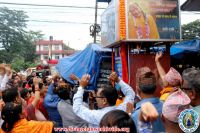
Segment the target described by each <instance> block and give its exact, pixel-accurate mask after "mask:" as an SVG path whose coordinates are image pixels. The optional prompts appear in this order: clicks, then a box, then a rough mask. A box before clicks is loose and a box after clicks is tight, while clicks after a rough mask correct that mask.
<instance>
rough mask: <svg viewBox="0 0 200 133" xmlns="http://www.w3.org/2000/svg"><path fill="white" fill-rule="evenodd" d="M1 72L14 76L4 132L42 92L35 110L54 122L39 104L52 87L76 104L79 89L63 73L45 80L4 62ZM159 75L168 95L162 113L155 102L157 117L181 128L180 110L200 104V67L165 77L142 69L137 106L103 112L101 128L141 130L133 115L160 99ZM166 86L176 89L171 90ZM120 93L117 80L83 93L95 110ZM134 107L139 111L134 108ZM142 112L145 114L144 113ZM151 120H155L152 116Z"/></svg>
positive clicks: (8, 87) (7, 95) (8, 85)
mask: <svg viewBox="0 0 200 133" xmlns="http://www.w3.org/2000/svg"><path fill="white" fill-rule="evenodd" d="M158 71H159V67H158ZM0 74H1V76H5V75H6V74H8V76H10V77H9V78H8V80H7V82H6V85H5V88H2V93H1V95H2V100H3V102H4V104H3V105H2V107H1V118H2V120H3V124H2V127H1V128H2V130H3V131H4V132H10V131H11V130H12V129H13V127H14V125H15V123H16V122H17V121H19V120H20V119H24V118H27V113H28V110H26V108H27V106H28V105H29V104H30V103H31V102H33V101H34V99H37V97H38V93H37V92H39V100H36V101H37V102H36V105H35V106H34V109H35V111H36V110H39V111H40V112H41V113H42V115H43V116H44V118H45V119H46V120H50V121H53V120H51V119H49V118H48V114H49V113H47V117H46V115H45V114H43V112H44V111H42V110H40V109H41V107H39V106H40V105H41V104H43V102H44V99H45V97H46V95H47V93H48V91H49V90H48V88H49V86H51V85H52V86H53V90H52V92H53V93H52V94H53V95H56V96H57V99H58V102H59V101H60V100H64V101H70V106H71V108H72V106H73V98H74V95H75V94H76V92H77V91H78V89H77V88H76V87H75V86H74V85H73V84H71V83H70V82H67V81H66V80H65V79H63V78H62V77H60V76H59V75H54V76H51V75H50V76H45V77H44V78H43V79H41V78H38V77H37V76H36V74H35V72H33V73H31V75H20V74H17V73H14V72H10V69H8V68H6V67H5V65H2V64H1V65H0ZM159 74H160V73H159ZM112 76H113V77H112ZM159 78H160V79H162V81H163V82H166V83H163V84H164V86H161V87H163V88H162V89H163V90H164V91H162V92H164V93H166V92H167V96H166V98H165V100H164V101H160V103H162V105H161V107H162V108H161V113H160V112H159V109H158V108H157V107H156V106H157V105H154V104H153V103H152V104H153V106H154V107H155V109H156V110H157V112H158V114H159V115H158V116H157V119H159V118H160V119H162V123H163V125H164V127H165V130H166V131H172V129H169V128H173V129H174V130H176V131H181V130H180V127H179V126H178V117H179V115H180V113H181V112H182V111H183V110H185V109H189V108H191V106H193V107H198V106H200V102H199V101H200V70H199V69H197V68H187V69H185V70H184V71H183V73H182V75H180V74H179V72H177V71H176V69H174V68H170V69H169V71H168V72H167V73H165V75H164V76H163V75H160V77H157V76H156V75H155V73H154V72H152V70H151V69H150V68H148V67H141V68H139V69H138V70H137V73H136V89H135V90H136V97H137V100H136V97H134V98H135V100H134V103H131V104H133V105H135V106H133V109H132V110H131V111H129V112H126V111H122V110H117V109H116V110H111V111H108V113H106V114H105V115H103V117H102V119H101V121H99V122H100V123H99V127H118V128H128V129H129V132H131V133H134V132H137V131H138V130H139V131H140V129H138V125H137V123H135V120H134V118H132V115H133V114H134V112H135V111H137V109H138V107H139V104H140V103H142V101H144V100H148V98H156V95H155V92H156V90H157V88H158V86H157V85H158V81H159V80H160V79H159ZM111 79H113V81H117V82H119V81H120V80H119V79H118V78H116V73H115V74H113V75H111ZM78 80H79V82H81V84H84V80H83V79H78ZM82 80H83V81H82ZM87 80H88V78H87V76H86V77H85V83H87V82H88V81H87ZM118 80H119V81H118ZM1 82H3V81H1ZM86 85H87V84H86ZM165 88H168V89H169V88H173V89H169V90H168V89H165ZM166 90H167V91H166ZM120 92H121V93H122V94H123V96H126V94H125V93H124V92H123V91H121V90H120ZM164 93H162V94H164ZM49 94H50V93H49ZM52 94H51V95H52ZM119 94H120V93H119V90H117V89H116V88H115V86H114V85H113V83H111V84H105V85H103V86H101V87H100V88H98V89H97V90H96V91H95V92H92V91H85V92H84V94H83V102H85V103H86V104H87V105H88V108H89V109H91V110H95V109H96V110H101V109H104V108H106V107H112V106H116V101H117V99H119V98H120V97H119ZM41 99H42V100H41ZM40 100H41V101H40ZM40 102H41V103H40ZM90 102H91V103H93V105H90V104H91V103H90ZM95 104H96V105H97V106H96V107H94V105H95ZM127 108H128V106H127ZM134 108H135V109H136V110H134ZM36 112H37V111H36ZM47 112H48V110H47ZM130 114H132V115H130ZM139 114H140V115H141V113H139ZM140 115H139V116H140ZM143 115H144V114H143ZM148 115H149V114H148ZM142 117H143V116H142ZM33 118H36V119H33V120H37V115H35V116H34V117H33ZM145 119H146V118H145ZM137 121H140V119H139V118H138V119H137ZM148 121H151V120H150V119H149V120H148ZM145 122H146V121H145ZM54 123H55V122H54ZM55 125H56V124H55Z"/></svg>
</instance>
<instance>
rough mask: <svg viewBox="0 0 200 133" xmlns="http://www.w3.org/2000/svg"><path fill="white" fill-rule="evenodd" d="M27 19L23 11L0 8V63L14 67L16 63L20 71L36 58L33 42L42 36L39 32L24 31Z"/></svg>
mask: <svg viewBox="0 0 200 133" xmlns="http://www.w3.org/2000/svg"><path fill="white" fill-rule="evenodd" d="M27 19H28V16H27V15H26V14H25V12H24V11H18V10H10V9H8V8H6V7H0V45H1V46H2V49H0V63H2V62H4V63H9V64H10V63H12V65H14V64H15V62H16V64H18V65H21V66H19V68H20V69H24V68H26V67H28V65H32V63H31V62H34V60H35V59H36V58H37V56H36V54H35V51H36V46H35V41H37V40H39V39H42V38H43V34H41V33H40V31H37V32H36V31H26V22H27ZM16 58H19V59H18V60H17V59H16ZM19 62H20V63H19ZM21 62H23V63H24V64H25V65H22V64H23V63H21ZM14 66H15V65H14ZM15 68H17V67H15ZM17 69H18V68H17Z"/></svg>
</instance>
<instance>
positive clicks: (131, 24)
mask: <svg viewBox="0 0 200 133" xmlns="http://www.w3.org/2000/svg"><path fill="white" fill-rule="evenodd" d="M126 2H127V3H126V31H127V32H126V38H127V40H133V41H134V40H137V41H138V40H141V41H144V40H145V41H160V40H163V41H176V40H179V39H180V20H179V6H178V0H126Z"/></svg>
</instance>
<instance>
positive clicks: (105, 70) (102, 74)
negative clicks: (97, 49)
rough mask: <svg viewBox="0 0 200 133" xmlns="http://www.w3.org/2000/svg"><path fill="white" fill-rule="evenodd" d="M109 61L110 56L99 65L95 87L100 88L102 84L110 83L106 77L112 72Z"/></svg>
mask: <svg viewBox="0 0 200 133" xmlns="http://www.w3.org/2000/svg"><path fill="white" fill-rule="evenodd" d="M111 62H112V60H111V58H109V59H107V60H102V62H101V65H100V71H99V76H98V78H97V88H100V87H101V86H102V85H105V84H109V83H110V81H109V79H108V77H109V75H110V74H111V73H112V63H111Z"/></svg>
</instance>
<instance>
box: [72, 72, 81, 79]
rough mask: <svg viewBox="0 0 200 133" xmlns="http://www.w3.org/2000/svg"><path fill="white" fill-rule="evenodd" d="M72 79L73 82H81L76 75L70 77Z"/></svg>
mask: <svg viewBox="0 0 200 133" xmlns="http://www.w3.org/2000/svg"><path fill="white" fill-rule="evenodd" d="M70 79H71V80H77V81H78V80H80V79H79V78H78V77H77V76H76V75H74V74H73V73H72V74H71V75H70Z"/></svg>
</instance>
